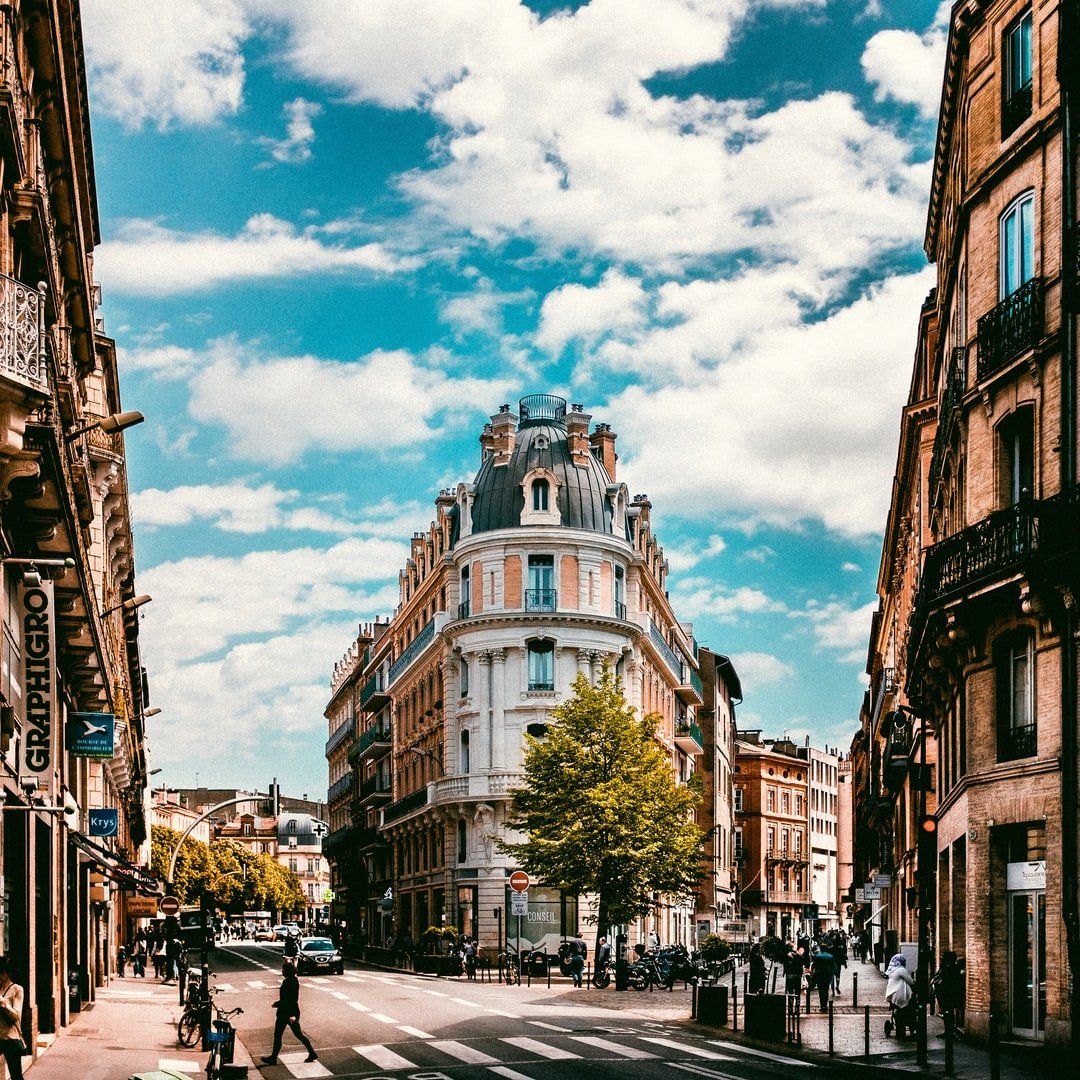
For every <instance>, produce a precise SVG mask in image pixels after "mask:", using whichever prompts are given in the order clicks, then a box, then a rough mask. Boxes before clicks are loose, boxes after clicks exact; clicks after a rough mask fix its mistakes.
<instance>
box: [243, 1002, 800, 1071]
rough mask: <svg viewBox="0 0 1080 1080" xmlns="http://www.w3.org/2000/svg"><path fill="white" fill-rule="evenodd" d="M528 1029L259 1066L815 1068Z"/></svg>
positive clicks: (696, 1047)
mask: <svg viewBox="0 0 1080 1080" xmlns="http://www.w3.org/2000/svg"><path fill="white" fill-rule="evenodd" d="M368 1015H369V1016H370V1015H372V1014H368ZM526 1024H528V1025H530V1033H529V1034H528V1035H510V1036H495V1035H491V1036H485V1037H482V1038H475V1039H465V1040H457V1039H440V1038H436V1037H435V1036H433V1035H431V1034H429V1033H427V1032H424V1031H419V1030H417V1029H415V1028H411V1029H408V1030H409V1033H411V1034H412V1038H411V1039H410V1040H409V1041H400V1042H391V1041H388V1042H385V1043H362V1044H358V1045H355V1046H351V1047H333V1048H328V1049H322V1050H320V1051H319V1060H318V1061H305V1060H304V1059H305V1057H306V1056H307V1055H306V1054H305V1052H304V1051H302V1050H299V1051H289V1052H285V1053H282V1054H281V1055H280V1057H279V1058H278V1064H277V1065H276V1066H263V1067H262V1073H263V1075H264V1076H265V1077H267V1080H277V1078H279V1077H280V1078H284V1077H296V1078H297V1080H313V1078H318V1077H327V1076H363V1075H365V1073H372V1074H374V1073H375V1072H378V1074H379V1075H380V1076H381V1075H384V1074H386V1073H394V1072H410V1071H416V1070H422V1071H426V1070H442V1069H446V1068H451V1067H455V1066H461V1065H471V1066H476V1067H479V1068H485V1069H487V1070H488V1071H489V1072H490V1073H492V1074H493V1075H495V1076H502V1077H506V1078H508V1080H539V1076H538V1073H536V1072H535V1071H530V1067H535V1066H542V1065H544V1064H545V1063H547V1062H569V1061H580V1062H582V1063H584V1062H587V1061H589V1060H593V1061H613V1062H619V1061H623V1062H636V1061H653V1062H656V1063H657V1064H658V1065H661V1066H663V1065H668V1066H670V1067H671V1068H673V1069H678V1070H679V1071H683V1072H692V1073H696V1074H697V1075H702V1076H713V1077H725V1078H726V1077H727V1076H729V1075H730V1074H727V1073H724V1072H714V1071H711V1070H710V1069H709V1067H708V1066H709V1065H717V1066H720V1067H721V1069H722V1068H723V1066H724V1065H725V1064H726V1065H733V1064H740V1065H743V1066H746V1065H755V1064H757V1065H761V1064H764V1062H763V1061H762V1059H763V1058H764V1059H768V1061H769V1062H770V1063H772V1064H781V1065H784V1066H785V1067H795V1068H798V1069H800V1070H814V1069H815V1068H816V1067H815V1066H814V1065H812V1064H810V1063H809V1062H806V1061H800V1060H798V1059H796V1058H790V1057H786V1056H784V1055H782V1054H767V1053H763V1052H761V1051H754V1050H750V1049H748V1048H745V1047H741V1046H737V1045H736V1044H734V1043H726V1042H724V1041H723V1040H722V1039H706V1040H701V1039H694V1038H692V1037H689V1036H681V1034H680V1035H679V1036H676V1037H670V1036H669V1035H666V1034H650V1033H648V1032H646V1031H638V1030H636V1029H618V1028H601V1029H597V1031H598V1032H600V1031H603V1032H604V1034H599V1033H597V1034H584V1033H581V1032H580V1030H579V1029H572V1028H561V1027H560V1026H559V1025H557V1024H550V1023H542V1022H540V1021H526ZM621 1031H625V1032H626V1033H625V1034H623V1033H620V1032H621ZM556 1033H557V1034H556ZM470 1075H472V1074H470Z"/></svg>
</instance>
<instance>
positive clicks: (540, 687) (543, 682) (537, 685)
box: [529, 679, 555, 693]
mask: <svg viewBox="0 0 1080 1080" xmlns="http://www.w3.org/2000/svg"><path fill="white" fill-rule="evenodd" d="M529 690H531V691H532V692H533V693H554V691H555V683H554V682H552V681H551V680H550V679H540V680H536V681H534V680H532V679H530V680H529Z"/></svg>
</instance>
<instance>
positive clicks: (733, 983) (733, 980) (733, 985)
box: [731, 964, 735, 994]
mask: <svg viewBox="0 0 1080 1080" xmlns="http://www.w3.org/2000/svg"><path fill="white" fill-rule="evenodd" d="M731 992H732V993H733V994H734V993H735V965H734V964H732V965H731Z"/></svg>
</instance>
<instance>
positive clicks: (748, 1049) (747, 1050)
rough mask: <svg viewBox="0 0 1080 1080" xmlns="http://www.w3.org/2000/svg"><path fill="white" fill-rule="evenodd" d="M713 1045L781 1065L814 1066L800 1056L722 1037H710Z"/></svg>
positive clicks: (806, 1067) (805, 1067)
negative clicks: (742, 1044)
mask: <svg viewBox="0 0 1080 1080" xmlns="http://www.w3.org/2000/svg"><path fill="white" fill-rule="evenodd" d="M709 1042H710V1044H711V1045H713V1046H722V1047H723V1048H724V1049H725V1050H734V1051H735V1053H736V1054H751V1055H753V1056H754V1057H759V1058H765V1059H766V1060H767V1061H777V1062H779V1063H780V1064H781V1065H798V1066H800V1067H801V1068H804V1069H812V1068H814V1064H813V1063H812V1062H810V1061H800V1060H799V1059H798V1058H790V1057H784V1056H783V1055H781V1054H769V1053H766V1051H764V1050H755V1049H754V1048H753V1047H752V1046H741V1045H740V1044H738V1043H729V1042H724V1041H723V1040H722V1039H709Z"/></svg>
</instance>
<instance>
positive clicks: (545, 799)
mask: <svg viewBox="0 0 1080 1080" xmlns="http://www.w3.org/2000/svg"><path fill="white" fill-rule="evenodd" d="M658 719H659V718H658V717H657V716H654V715H649V716H645V717H642V718H640V719H639V718H638V717H637V716H636V715H635V710H634V709H633V708H632V707H631V706H629V705H627V703H626V699H625V698H624V697H623V693H622V683H621V680H620V679H618V678H617V677H616V676H615V675H614V674H613V673H612V671H611V669H610V668H609V667H607V666H606V665H605V667H604V669H603V671H602V673H601V675H600V680H599V682H598V683H597V684H596V685H595V686H593V685H591V684H590V683H589V681H588V680H587V679H586V678H585V676H584V675H578V677H577V679H576V680H575V682H574V686H573V696H572V697H570V698H568V699H567V700H566V701H565V702H563V703H562V704H561V705H560V706H559V707H558V708H556V709H554V710H553V711H552V713H551V721H552V722H551V724H550V725H549V727H548V729H547V733H546V735H545V736H544V737H543V738H539V739H537V738H533V737H532V736H526V750H525V786H524V787H521V788H517V789H515V790H514V791H513V792H512V798H511V803H510V820H509V821H508V823H507V824H508V825H509V827H510V828H512V829H516V830H519V831H521V832H524V833H525V834H526V836H527V838H526V839H525V840H523V841H521V842H520V843H514V842H509V841H504V840H499V841H498V845H499V848H500V850H502V851H504V852H506V853H508V854H510V855H513V856H514V857H515V858H516V859H517V860H518V862H519V863H520V865H521V866H522V867H524V869H526V870H527V871H529V872H530V873H531V874H534V875H535V876H536V877H538V878H540V879H541V880H542V881H545V882H546V883H548V884H550V885H554V886H557V887H558V888H560V889H562V890H563V891H564V892H567V893H571V894H574V895H579V894H581V893H594V894H595V895H596V896H597V899H598V901H599V904H598V909H597V916H596V921H597V940H598V941H599V936H600V935H601V934H603V933H604V932H605V929H606V927H607V926H609V925H611V924H612V923H628V922H631V921H632V920H634V919H636V918H639V917H641V916H643V915H646V914H648V912H649V911H650V910H651V908H652V906H653V899H652V894H653V893H654V892H660V893H666V894H668V895H674V896H677V897H685V896H688V895H689V894H690V893H691V892H692V890H693V888H694V886H695V884H696V883H697V881H698V878H699V876H700V873H701V869H700V866H701V849H702V844H703V841H704V834H703V833H702V831H701V829H699V828H698V827H697V825H696V824H695V823H694V821H693V811H694V808H695V807H696V806H697V804H698V803H699V801H700V796H699V795H698V794H697V793H695V792H694V791H693V790H691V789H690V788H688V787H687V786H685V785H679V784H677V783H676V781H675V777H674V775H673V771H672V768H671V761H670V759H669V758H668V756H667V755H666V754H665V753H664V752H663V751H662V750H661V748H660V746H659V745H658V744H657V743H656V740H655V737H654V736H655V732H656V723H657V720H658Z"/></svg>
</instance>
